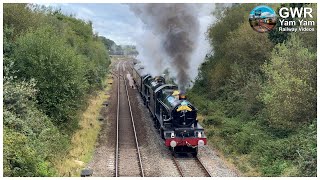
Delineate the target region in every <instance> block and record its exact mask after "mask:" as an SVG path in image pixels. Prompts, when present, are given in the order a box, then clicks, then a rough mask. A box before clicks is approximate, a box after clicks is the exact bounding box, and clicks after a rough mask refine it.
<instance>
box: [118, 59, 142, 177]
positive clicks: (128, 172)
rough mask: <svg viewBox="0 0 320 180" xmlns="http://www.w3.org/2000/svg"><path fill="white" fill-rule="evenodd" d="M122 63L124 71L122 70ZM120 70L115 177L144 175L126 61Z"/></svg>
mask: <svg viewBox="0 0 320 180" xmlns="http://www.w3.org/2000/svg"><path fill="white" fill-rule="evenodd" d="M121 64H122V69H123V70H122V71H121ZM117 70H118V90H117V96H118V102H117V104H118V105H117V118H116V120H117V132H116V133H117V135H116V150H115V151H116V152H115V177H120V176H135V177H137V176H138V177H139V176H140V177H144V171H143V167H142V161H141V154H140V150H139V144H138V139H137V133H136V128H135V125H134V118H133V115H132V108H131V104H130V98H129V94H128V88H127V82H126V79H125V75H124V74H123V73H121V72H124V71H125V67H124V62H120V63H119V64H118V66H117Z"/></svg>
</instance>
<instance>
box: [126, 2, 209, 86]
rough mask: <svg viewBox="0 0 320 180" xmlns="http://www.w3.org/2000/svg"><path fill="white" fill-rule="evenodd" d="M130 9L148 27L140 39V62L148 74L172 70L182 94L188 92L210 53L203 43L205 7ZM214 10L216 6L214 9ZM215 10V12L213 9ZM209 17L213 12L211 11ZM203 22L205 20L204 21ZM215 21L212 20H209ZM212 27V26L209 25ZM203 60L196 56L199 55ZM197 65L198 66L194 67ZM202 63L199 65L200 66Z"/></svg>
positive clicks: (156, 6)
mask: <svg viewBox="0 0 320 180" xmlns="http://www.w3.org/2000/svg"><path fill="white" fill-rule="evenodd" d="M129 6H130V9H131V10H132V11H133V12H134V13H135V15H136V16H137V17H139V18H140V20H141V21H142V22H143V23H144V25H145V26H144V27H145V31H144V32H143V34H142V35H143V36H139V40H138V44H137V47H138V50H139V53H140V57H138V58H139V59H141V60H142V62H143V63H144V64H145V66H146V68H145V69H148V70H149V71H148V73H150V74H152V75H155V74H157V75H159V74H161V73H162V72H163V70H164V69H166V68H168V69H169V71H170V74H171V75H173V76H174V77H175V78H176V81H177V83H178V85H179V88H180V89H181V90H185V88H186V87H187V85H189V84H190V80H191V79H193V78H194V77H195V76H196V74H197V73H193V72H192V71H196V72H197V69H198V67H191V65H192V66H193V65H196V66H199V65H200V63H201V62H202V61H203V60H204V57H205V54H206V53H207V52H208V49H209V48H208V47H209V44H208V43H205V45H206V47H204V48H203V49H199V47H203V45H202V44H200V43H199V41H205V38H204V32H203V31H205V30H206V28H205V30H203V29H201V26H200V21H201V18H200V17H199V15H200V14H201V13H202V17H203V11H202V10H203V7H204V6H203V5H201V4H131V5H129ZM210 6H211V7H212V6H213V5H212V4H211V5H210ZM211 9H213V8H211ZM207 13H208V14H207V16H209V14H210V11H207ZM202 20H203V19H202ZM205 20H206V21H210V20H212V19H211V18H209V19H208V18H207V19H205ZM211 22H212V21H211ZM205 23H206V26H208V22H205ZM201 50H202V51H203V52H200V54H201V55H202V57H199V56H197V55H195V54H194V53H195V52H198V53H199V51H201ZM195 61H197V63H194V62H195ZM198 62H199V63H198Z"/></svg>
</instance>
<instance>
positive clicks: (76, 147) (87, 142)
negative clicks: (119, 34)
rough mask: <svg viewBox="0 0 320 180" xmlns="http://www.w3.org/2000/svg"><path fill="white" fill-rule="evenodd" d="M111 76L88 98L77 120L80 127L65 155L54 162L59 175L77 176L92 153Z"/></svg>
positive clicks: (107, 96)
mask: <svg viewBox="0 0 320 180" xmlns="http://www.w3.org/2000/svg"><path fill="white" fill-rule="evenodd" d="M110 82H112V78H111V77H110V76H108V77H107V79H106V80H105V83H104V84H106V85H105V88H104V89H103V90H101V91H99V92H98V93H97V95H96V96H92V97H91V98H89V102H88V107H87V109H86V110H85V111H84V112H83V113H82V115H81V119H80V121H79V126H80V128H79V129H78V130H77V131H76V132H75V133H74V134H73V136H72V138H71V148H70V151H69V153H68V154H67V156H66V157H64V158H63V159H61V160H58V162H56V163H55V168H56V170H57V173H58V175H59V176H76V177H79V176H80V173H81V170H82V169H83V168H84V167H85V165H86V163H88V162H89V161H90V160H91V158H92V155H93V152H94V149H95V144H96V140H97V138H98V134H99V132H100V128H101V127H100V122H99V120H98V118H99V112H100V109H101V107H102V103H103V102H104V101H106V100H108V98H109V95H106V93H105V92H106V91H109V89H110V85H109V83H110Z"/></svg>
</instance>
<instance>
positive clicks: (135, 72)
mask: <svg viewBox="0 0 320 180" xmlns="http://www.w3.org/2000/svg"><path fill="white" fill-rule="evenodd" d="M132 77H133V80H134V82H135V85H136V87H137V89H138V91H139V93H140V95H141V97H142V99H143V102H144V104H145V105H146V106H147V108H148V109H149V111H150V114H151V116H152V117H153V120H154V124H155V127H156V129H157V130H158V131H159V133H160V136H161V138H162V139H164V142H165V146H167V147H169V148H170V149H171V150H172V152H173V153H191V154H192V155H193V156H197V153H198V147H199V146H204V145H206V144H207V138H206V136H205V134H204V129H203V127H202V126H201V125H200V124H199V123H198V121H197V109H196V108H195V107H194V106H193V105H192V104H191V103H190V102H189V101H188V100H187V99H186V97H185V95H184V94H183V93H180V91H179V89H178V87H177V86H176V85H173V84H167V83H166V82H165V78H164V77H162V76H155V77H152V76H151V75H150V74H147V73H144V67H143V66H141V65H140V64H136V65H134V66H133V68H132Z"/></svg>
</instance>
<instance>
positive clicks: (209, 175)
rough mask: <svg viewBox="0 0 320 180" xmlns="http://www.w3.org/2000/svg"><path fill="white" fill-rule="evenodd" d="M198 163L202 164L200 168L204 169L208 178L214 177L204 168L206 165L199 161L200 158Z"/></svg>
mask: <svg viewBox="0 0 320 180" xmlns="http://www.w3.org/2000/svg"><path fill="white" fill-rule="evenodd" d="M196 158H197V161H198V163H199V164H200V166H201V167H202V169H203V170H204V171H205V173H206V174H207V176H208V177H212V176H211V174H210V172H209V171H208V169H207V168H206V167H205V166H204V164H203V163H202V161H201V160H200V159H199V157H198V156H197V157H196Z"/></svg>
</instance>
